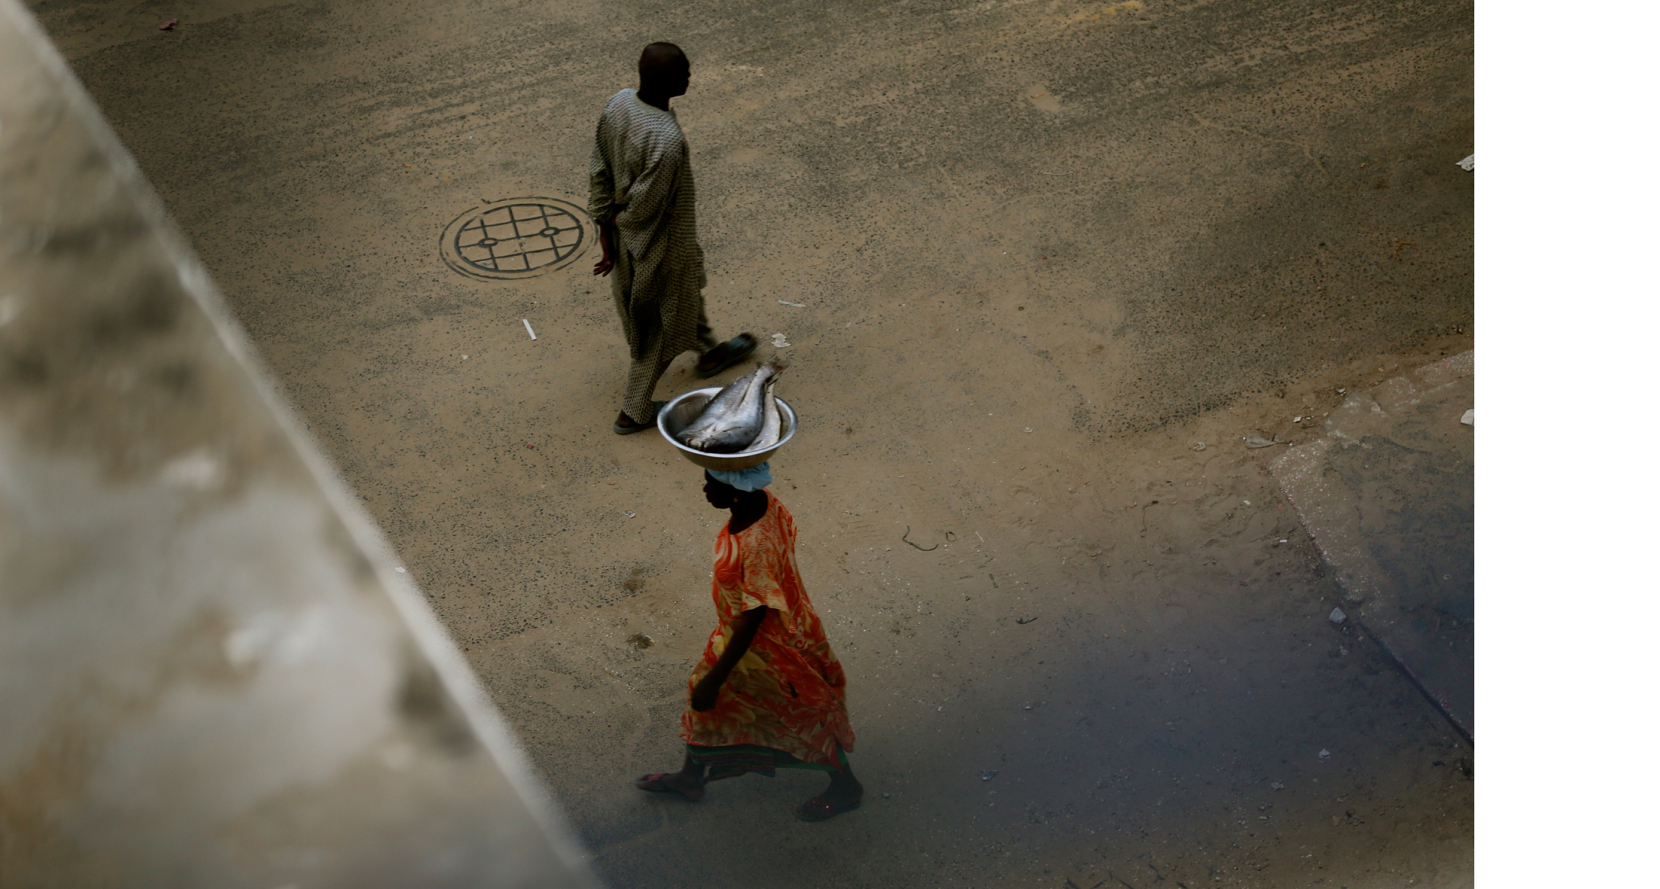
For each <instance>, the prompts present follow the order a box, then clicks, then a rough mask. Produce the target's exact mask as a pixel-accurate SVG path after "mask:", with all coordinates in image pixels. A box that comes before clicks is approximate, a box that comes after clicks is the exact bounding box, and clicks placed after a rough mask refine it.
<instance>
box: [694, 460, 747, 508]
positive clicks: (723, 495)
mask: <svg viewBox="0 0 1660 889" xmlns="http://www.w3.org/2000/svg"><path fill="white" fill-rule="evenodd" d="M739 493H740V492H739V491H738V489H737V488H734V487H732V486H731V485H729V484H727V483H726V482H723V481H721V480H720V479H718V478H715V477H714V476H713V475H710V474H709V471H708V470H707V469H705V470H704V471H703V496H704V497H705V498H706V499H708V501H709V505H710V506H713V507H714V508H716V509H731V508H732V505H733V504H734V503H737V502H738V494H739Z"/></svg>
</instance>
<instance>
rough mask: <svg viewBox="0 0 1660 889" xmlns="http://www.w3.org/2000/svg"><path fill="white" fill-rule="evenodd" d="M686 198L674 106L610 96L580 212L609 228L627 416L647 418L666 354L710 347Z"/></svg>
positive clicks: (692, 192) (691, 189)
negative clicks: (625, 359) (625, 362)
mask: <svg viewBox="0 0 1660 889" xmlns="http://www.w3.org/2000/svg"><path fill="white" fill-rule="evenodd" d="M696 201H697V187H696V186H695V185H694V184H693V182H692V165H691V154H690V151H689V149H688V148H687V146H686V137H685V135H684V134H683V133H681V131H680V122H679V121H678V120H676V119H675V116H674V112H672V111H664V110H662V109H661V108H654V107H652V106H650V105H647V104H646V103H645V102H642V101H640V98H639V97H638V96H636V95H635V94H634V90H631V89H625V90H622V91H621V92H619V93H617V94H616V95H615V96H612V97H611V101H609V102H607V103H606V105H605V111H604V112H603V113H602V114H601V115H600V118H599V126H598V127H597V128H596V130H595V132H594V154H593V157H592V158H591V159H590V160H589V162H588V213H589V215H591V216H593V217H594V219H595V220H596V221H601V222H604V221H614V222H615V223H616V226H617V243H616V244H615V245H613V246H614V248H615V250H614V259H615V265H614V267H613V269H612V271H611V294H612V297H613V298H614V299H615V300H616V304H617V315H618V316H619V317H620V318H621V320H622V326H623V336H624V337H626V338H627V339H628V350H629V356H630V358H632V359H633V365H632V366H631V367H630V368H629V375H628V394H627V396H626V398H625V399H624V402H623V409H624V410H625V411H626V412H627V413H628V415H629V416H630V417H633V418H634V420H635V421H637V422H647V421H649V420H650V419H651V415H652V412H651V394H652V390H653V389H655V388H656V386H657V380H658V378H659V377H661V376H662V375H663V371H664V370H665V369H667V368H668V366H669V362H671V361H673V360H674V358H675V356H677V355H679V354H680V353H682V352H685V351H688V350H691V349H697V350H699V351H707V350H708V349H711V348H713V347H714V345H715V342H714V337H713V336H712V335H711V333H710V331H709V326H708V322H707V320H706V319H705V318H704V314H703V287H704V284H705V283H706V280H707V279H706V277H705V275H704V271H703V248H702V247H700V246H698V243H697V214H696V211H695V209H694V206H693V205H694V204H695V203H696Z"/></svg>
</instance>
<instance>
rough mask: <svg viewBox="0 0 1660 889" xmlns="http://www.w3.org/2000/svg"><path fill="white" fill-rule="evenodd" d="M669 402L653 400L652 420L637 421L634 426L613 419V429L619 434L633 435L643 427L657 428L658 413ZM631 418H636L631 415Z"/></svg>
mask: <svg viewBox="0 0 1660 889" xmlns="http://www.w3.org/2000/svg"><path fill="white" fill-rule="evenodd" d="M667 404H668V402H666V401H653V402H652V403H651V420H650V421H649V422H645V423H635V424H634V425H632V426H624V425H623V424H621V423H618V422H617V421H615V420H612V421H611V431H612V432H615V433H617V434H618V435H633V434H634V433H636V432H639V431H641V430H643V429H655V428H657V415H658V414H659V413H662V411H663V407H664V405H667ZM629 419H630V420H632V419H634V418H633V417H629Z"/></svg>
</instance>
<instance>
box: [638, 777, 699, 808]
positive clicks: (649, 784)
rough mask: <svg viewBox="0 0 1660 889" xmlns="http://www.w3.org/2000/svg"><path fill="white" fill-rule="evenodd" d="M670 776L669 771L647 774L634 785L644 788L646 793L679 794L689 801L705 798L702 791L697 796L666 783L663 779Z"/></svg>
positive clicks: (693, 801)
mask: <svg viewBox="0 0 1660 889" xmlns="http://www.w3.org/2000/svg"><path fill="white" fill-rule="evenodd" d="M668 776H669V774H668V773H667V772H658V773H657V774H655V775H647V776H645V777H644V778H641V779H640V780H638V781H635V782H634V786H635V787H638V788H640V789H641V790H644V791H645V792H646V793H666V794H670V795H672V796H678V797H680V798H681V799H683V800H685V801H686V802H689V803H695V802H697V801H698V800H701V799H703V794H702V793H701V792H700V793H699V794H698V795H697V796H692V795H691V794H689V793H687V792H686V791H684V790H681V789H679V788H676V787H670V786H669V785H667V784H664V783H663V779H664V778H667V777H668ZM702 789H703V788H701V787H699V788H698V790H699V791H701V790H702Z"/></svg>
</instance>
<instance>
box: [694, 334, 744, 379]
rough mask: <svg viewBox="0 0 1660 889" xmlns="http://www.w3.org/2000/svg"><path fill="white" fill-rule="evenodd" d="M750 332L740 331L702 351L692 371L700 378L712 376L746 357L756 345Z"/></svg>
mask: <svg viewBox="0 0 1660 889" xmlns="http://www.w3.org/2000/svg"><path fill="white" fill-rule="evenodd" d="M758 344H759V343H758V341H757V340H756V339H755V335H754V334H752V333H740V334H738V335H737V336H735V337H733V338H731V339H729V340H727V341H726V342H724V343H721V344H720V345H718V346H716V347H714V348H713V349H710V350H709V351H707V352H704V353H703V355H702V357H700V358H698V361H697V367H695V368H693V370H692V372H693V373H695V374H697V375H698V377H700V378H707V377H712V376H714V375H715V374H718V373H720V372H721V371H723V370H726V369H727V368H729V367H731V366H732V365H734V364H737V363H738V362H740V361H742V360H744V359H745V358H748V357H749V356H750V354H751V353H753V352H754V351H755V347H756V346H757V345H758Z"/></svg>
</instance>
